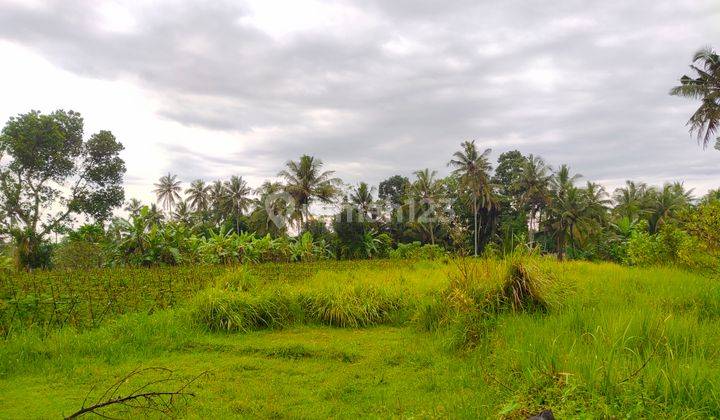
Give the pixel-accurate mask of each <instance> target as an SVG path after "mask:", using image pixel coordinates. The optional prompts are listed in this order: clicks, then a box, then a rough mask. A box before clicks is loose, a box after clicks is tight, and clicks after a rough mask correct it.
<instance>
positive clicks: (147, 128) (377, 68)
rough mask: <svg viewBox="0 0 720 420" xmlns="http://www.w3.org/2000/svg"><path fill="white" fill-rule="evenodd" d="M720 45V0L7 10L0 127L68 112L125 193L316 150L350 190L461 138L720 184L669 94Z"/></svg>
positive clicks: (608, 181) (555, 158)
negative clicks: (103, 147)
mask: <svg viewBox="0 0 720 420" xmlns="http://www.w3.org/2000/svg"><path fill="white" fill-rule="evenodd" d="M705 45H714V46H715V48H720V1H717V0H707V1H684V0H670V1H658V0H642V1H626V0H608V1H594V2H588V1H553V2H549V1H545V0H543V1H525V0H523V1H519V0H517V1H515V0H504V1H497V2H489V1H478V0H461V1H454V2H453V1H427V0H365V1H360V0H357V1H353V0H337V1H299V0H288V1H279V0H278V1H274V0H248V1H234V2H227V3H223V2H220V1H213V2H202V3H192V2H181V1H152V2H150V1H147V2H135V1H132V2H131V1H128V2H122V1H110V2H102V1H77V0H62V1H57V2H52V1H48V2H43V1H29V0H10V1H8V0H0V57H2V61H0V63H1V65H0V76H2V77H0V121H2V122H3V123H4V121H6V120H7V118H8V117H10V116H11V115H15V114H18V113H22V112H27V111H28V110H30V109H40V110H42V111H46V112H49V111H52V110H54V109H57V108H64V109H73V110H76V111H79V112H81V113H82V114H83V116H84V117H85V122H86V133H87V134H88V135H89V134H90V133H91V132H94V131H97V130H100V129H108V130H111V131H112V132H113V133H114V134H115V135H116V137H118V139H119V140H120V141H121V142H122V143H123V144H124V145H125V148H126V150H125V151H124V154H123V157H124V159H125V161H126V162H127V166H128V173H127V177H126V187H127V193H126V195H127V196H128V198H129V197H138V198H141V199H144V200H147V201H149V200H151V199H152V194H151V190H152V183H153V182H154V181H155V180H156V179H157V178H159V177H160V176H161V175H162V174H164V173H167V172H172V173H176V174H178V175H179V177H180V178H181V179H182V180H183V181H190V180H192V179H195V178H202V179H205V180H212V179H216V178H224V177H229V176H230V175H232V174H238V175H242V176H244V177H246V178H247V179H248V180H249V181H250V183H251V184H252V185H253V186H257V185H259V184H260V182H261V181H262V180H263V179H264V178H267V177H272V176H275V175H276V174H277V172H278V170H279V169H281V167H282V165H283V164H284V162H285V161H287V160H288V159H291V158H297V157H298V156H299V155H301V154H303V153H308V154H312V155H315V156H317V157H320V158H321V159H323V160H324V161H325V162H326V164H327V166H328V168H330V169H334V170H336V171H337V175H338V176H340V177H341V178H342V179H343V180H345V181H346V182H348V183H357V182H358V181H360V180H365V181H369V182H371V183H377V182H379V181H380V180H382V179H384V178H385V177H387V176H390V175H393V174H396V173H399V174H403V175H410V174H411V173H412V172H413V171H414V170H417V169H420V168H425V167H429V168H431V169H437V170H438V171H439V172H440V173H441V174H444V173H447V169H446V162H447V161H448V160H449V158H450V155H451V154H452V152H453V151H455V150H456V149H458V147H459V143H460V142H461V141H463V140H468V139H475V140H477V142H478V143H479V145H480V146H481V147H490V148H492V149H493V160H494V159H496V158H497V156H498V155H499V154H500V153H501V152H503V151H507V150H512V149H519V150H520V151H522V152H523V153H534V154H539V155H541V156H543V157H544V158H545V159H546V161H548V163H550V164H551V165H554V166H558V165H559V164H561V163H568V164H569V165H570V166H571V168H572V169H573V170H575V171H577V172H579V173H581V174H583V175H584V176H585V178H586V179H588V180H595V181H599V182H602V183H604V184H605V185H607V186H608V188H609V189H612V188H614V187H616V186H617V185H619V184H620V183H622V182H623V181H624V180H625V179H637V180H642V181H646V182H649V183H654V184H659V183H662V182H663V181H674V180H681V181H685V184H686V185H688V186H690V187H694V188H695V189H696V191H698V192H704V191H706V190H707V189H709V188H711V187H712V188H717V187H720V152H718V151H717V150H715V149H713V148H712V147H709V148H708V149H707V150H702V148H701V147H699V146H698V145H697V143H696V142H695V141H694V140H693V139H692V138H691V137H690V135H689V134H688V132H687V129H686V127H685V122H686V121H687V119H688V117H689V116H690V114H691V113H692V111H693V110H694V109H695V108H696V107H697V105H698V104H697V103H695V102H693V101H691V100H687V99H682V98H677V97H672V96H669V95H668V90H669V89H670V88H671V87H672V86H673V85H675V84H676V83H677V80H678V78H679V77H680V76H681V75H682V74H684V73H686V70H687V66H688V64H689V62H690V58H691V57H692V54H693V53H694V52H695V51H696V50H698V49H699V48H701V47H703V46H705Z"/></svg>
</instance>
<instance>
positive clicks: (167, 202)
mask: <svg viewBox="0 0 720 420" xmlns="http://www.w3.org/2000/svg"><path fill="white" fill-rule="evenodd" d="M180 184H182V182H181V181H180V180H178V179H177V175H172V174H169V173H168V174H167V175H164V176H162V177H160V180H159V181H158V182H157V183H156V184H155V190H153V192H154V193H155V195H156V196H157V201H158V203H162V206H163V209H164V210H165V211H172V209H173V207H174V206H175V203H177V202H179V201H181V200H182V198H181V197H180V191H182V187H181V186H180Z"/></svg>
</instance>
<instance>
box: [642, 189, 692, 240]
mask: <svg viewBox="0 0 720 420" xmlns="http://www.w3.org/2000/svg"><path fill="white" fill-rule="evenodd" d="M692 200H693V197H692V190H686V189H685V187H684V186H683V184H682V183H679V182H675V183H672V184H670V183H666V184H665V185H663V187H662V188H661V189H659V190H658V189H653V190H652V192H651V193H650V197H649V201H650V202H649V204H650V211H651V214H650V219H649V221H648V222H649V223H648V227H649V229H650V233H655V232H657V231H658V230H659V228H660V227H661V226H662V225H663V224H665V223H666V222H667V220H668V219H671V218H673V217H674V216H675V215H677V214H678V213H679V212H680V210H683V209H685V208H687V207H689V206H690V204H691V203H692Z"/></svg>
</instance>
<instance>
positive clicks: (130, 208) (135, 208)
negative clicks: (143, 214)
mask: <svg viewBox="0 0 720 420" xmlns="http://www.w3.org/2000/svg"><path fill="white" fill-rule="evenodd" d="M142 208H143V203H142V201H140V200H138V199H137V198H131V199H130V200H128V202H127V205H126V206H125V208H124V210H125V211H126V212H128V213H129V214H130V216H133V217H135V216H137V215H139V214H140V210H141V209H142Z"/></svg>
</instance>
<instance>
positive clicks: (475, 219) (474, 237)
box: [473, 195, 478, 257]
mask: <svg viewBox="0 0 720 420" xmlns="http://www.w3.org/2000/svg"><path fill="white" fill-rule="evenodd" d="M477 213H478V210H477V195H474V196H473V219H474V223H475V224H474V227H473V247H474V249H475V256H476V257H477V256H478V230H477V226H478V216H477Z"/></svg>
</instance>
